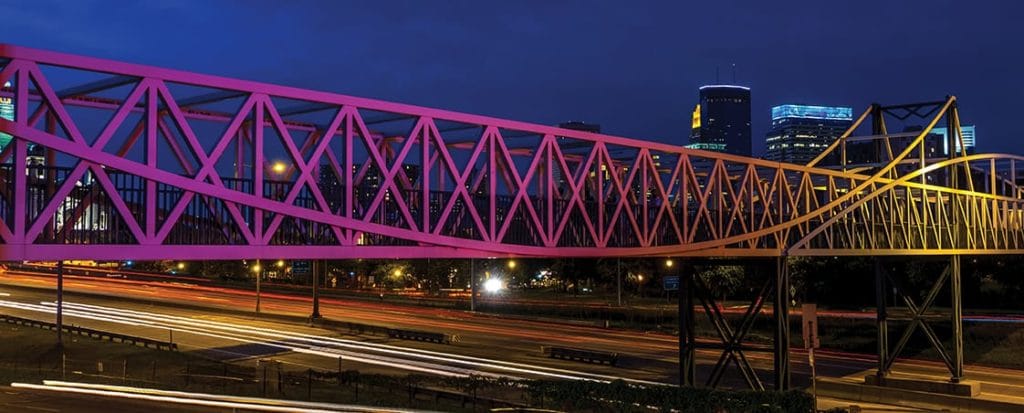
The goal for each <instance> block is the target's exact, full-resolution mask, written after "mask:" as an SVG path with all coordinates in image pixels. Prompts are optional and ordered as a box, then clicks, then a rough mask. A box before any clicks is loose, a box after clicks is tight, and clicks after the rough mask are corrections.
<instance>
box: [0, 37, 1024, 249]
mask: <svg viewBox="0 0 1024 413" xmlns="http://www.w3.org/2000/svg"><path fill="white" fill-rule="evenodd" d="M0 59H3V60H2V65H3V69H2V71H0V84H5V85H6V86H5V88H4V89H3V91H2V96H3V97H4V98H9V99H10V102H11V103H12V104H13V106H14V109H15V110H14V112H15V116H14V119H13V120H7V119H0V132H3V133H6V134H9V135H11V136H13V140H12V143H11V144H9V145H7V147H6V148H4V150H3V152H2V153H0V163H2V165H3V166H2V169H0V174H2V175H0V176H2V180H3V182H4V185H2V188H0V216H2V219H0V240H2V242H3V244H4V245H3V247H2V249H0V259H6V260H28V259H47V260H53V259H71V258H92V259H118V258H124V257H132V258H135V259H162V258H187V259H218V258H219V259H231V258H277V257H282V256H287V257H295V258H352V257H361V258H372V257H442V256H443V257H467V258H468V257H494V256H509V255H517V256H544V257H560V256H561V257H566V256H575V257H585V256H658V255H660V256H786V255H897V254H898V255H906V254H934V255H946V254H951V253H966V252H970V253H1016V252H1021V251H1022V249H1024V226H1022V222H1024V220H1022V210H1024V199H1022V191H1021V188H1020V186H1019V185H1018V178H1017V172H1016V171H1017V169H1018V166H1020V165H1021V161H1022V160H1024V158H1020V157H1015V156H1008V155H971V156H966V154H963V153H954V154H953V155H952V156H939V157H936V156H934V153H927V152H928V150H929V139H931V138H930V137H931V135H930V134H929V132H930V131H931V130H932V128H933V127H934V126H935V125H936V124H938V123H939V122H940V121H942V120H943V119H944V120H945V123H946V125H947V126H949V130H952V131H958V130H959V119H958V114H957V105H956V99H955V98H953V97H950V98H948V99H946V100H944V101H940V102H931V103H924V104H918V105H902V106H890V107H884V106H877V105H875V106H872V107H871V108H869V109H868V110H867V111H866V112H865V113H864V114H863V115H861V116H860V117H859V119H857V121H856V122H855V124H854V126H853V127H852V128H851V129H850V131H848V132H847V133H846V134H845V135H844V136H843V137H842V138H841V139H839V140H838V141H836V143H835V144H834V145H833V146H832V147H830V148H829V149H828V150H827V151H826V152H825V153H823V154H822V156H821V157H819V158H818V159H816V160H815V161H814V162H811V164H809V165H791V164H781V163H777V162H769V161H765V160H759V159H752V158H745V157H739V156H732V155H727V154H720V153H712V152H704V151H699V150H690V149H685V148H682V147H679V146H673V145H667V144H662V143H655V142H646V141H640V140H633V139H627V138H621V137H615V136H608V135H601V134H594V133H588V132H581V131H574V130H566V129H559V128H555V127H548V126H541V125H534V124H529V123H523V122H516V121H509V120H502V119H496V118H490V117H483V116H475V115H468V114H462V113H455V112H449V111H443V110H437V109H429V108H423V107H416V106H410V105H404V104H397V103H389V102H382V101H376V100H370V99H362V98H355V97H349V96H342V95H337V94H332V93H323V92H315V91H308V90H300V89H295V88H290V87H283V86H275V85H268V84H261V83H254V82H248V81H241V80H234V79H227V78H220V77H214V76H207V75H199V74H193V73H186V72H180V71H174V70H167V69H160V68H154V67H146V66H140V65H134V64H127V63H120V62H114V61H107V60H100V59H94V58H88V57H82V56H74V55H67V54H60V53H53V52H47V51H41V50H33V49H26V48H21V47H15V46H0ZM58 82H61V83H65V84H67V85H68V86H66V87H63V88H58V87H56V86H54V84H56V83H58ZM886 116H897V117H902V118H906V117H910V116H920V117H921V118H922V119H925V121H926V122H927V124H926V126H925V127H924V128H923V129H922V130H920V131H916V132H911V133H889V132H888V131H887V130H886V121H885V119H886ZM869 118H870V119H871V122H866V119H869ZM868 123H871V129H872V132H870V133H869V134H868V135H866V136H854V133H855V132H856V131H858V130H859V129H863V128H864V126H862V125H867V124H868ZM949 135H950V136H949V142H948V143H949V147H951V148H958V147H962V145H957V144H956V143H957V142H958V141H957V139H959V134H958V133H950V134H949ZM865 147H868V148H872V149H871V150H869V151H868V152H872V154H873V155H872V156H873V158H872V159H871V160H870V161H864V160H863V159H859V158H857V156H858V155H857V153H864V152H865V151H864V150H863V149H864V148H865ZM857 148H860V149H857ZM858 150H859V151H860V152H857V151H858ZM950 152H955V151H950ZM33 155H36V156H35V158H33Z"/></svg>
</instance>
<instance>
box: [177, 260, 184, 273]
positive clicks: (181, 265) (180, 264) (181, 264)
mask: <svg viewBox="0 0 1024 413" xmlns="http://www.w3.org/2000/svg"><path fill="white" fill-rule="evenodd" d="M184 269H185V263H183V262H179V263H178V270H179V271H181V270H184Z"/></svg>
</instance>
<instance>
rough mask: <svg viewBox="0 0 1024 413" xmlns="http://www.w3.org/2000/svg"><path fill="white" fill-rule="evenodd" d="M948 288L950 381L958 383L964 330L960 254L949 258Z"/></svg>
mask: <svg viewBox="0 0 1024 413" xmlns="http://www.w3.org/2000/svg"><path fill="white" fill-rule="evenodd" d="M949 290H950V293H951V295H952V297H951V299H952V300H951V304H950V307H952V315H951V316H952V324H953V329H952V333H953V354H951V356H952V357H951V358H952V360H951V363H950V364H951V365H950V373H952V376H951V377H950V379H949V380H950V381H951V382H953V383H959V382H960V380H963V378H964V331H963V322H964V320H963V311H962V310H963V309H962V307H961V297H962V294H961V285H960V256H959V255H953V256H951V257H950V259H949Z"/></svg>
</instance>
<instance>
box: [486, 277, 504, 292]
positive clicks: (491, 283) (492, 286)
mask: <svg viewBox="0 0 1024 413" xmlns="http://www.w3.org/2000/svg"><path fill="white" fill-rule="evenodd" d="M501 287H502V285H501V279H500V278H491V279H489V280H487V282H485V283H484V290H486V291H487V292H489V293H496V292H498V291H500V290H501Z"/></svg>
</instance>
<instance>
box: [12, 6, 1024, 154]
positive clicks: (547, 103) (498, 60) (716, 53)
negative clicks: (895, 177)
mask: <svg viewBox="0 0 1024 413" xmlns="http://www.w3.org/2000/svg"><path fill="white" fill-rule="evenodd" d="M702 3H703V4H702ZM631 4H640V5H641V6H635V5H631ZM0 16H2V26H0V42H6V43H12V44H18V45H23V46H29V47H37V48H44V49H52V50H58V51H64V52H71V53H76V54H86V55H91V56H96V57H103V58H111V59H116V60H124V61H129V62H136V63H144V64H150V65H157V66H165V67H171V68H177V69H183V70H189V71H196V72H203V73H211V74H217V75H223V76H230V77H240V78H245V79H251V80H258V81H263V82H270V83H279V84H285V85H291V86H298V87H303V88H312V89H319V90H326V91H333V92H338V93H343V94H349V95H356V96H363V97H371V98H378V99H384V100H391V101H397V102H404V103H412V104H417V105H423V106H430V107H437V108H443V109H452V110H457V111H464V112H470V113H477V114H484V115H491V116H497V117H503V118H510V119H515V120H522V121H530V122H537V123H542V124H555V123H558V122H561V121H565V120H570V119H571V120H584V121H587V122H591V123H600V124H601V125H602V127H603V128H604V131H605V132H607V133H611V134H615V135H622V136H629V137H634V138H639V139H645V140H657V141H663V142H670V143H675V144H683V143H685V142H686V136H687V134H688V133H689V121H690V119H689V117H690V112H691V110H692V109H693V105H694V104H695V103H696V100H697V88H698V87H699V86H700V85H702V84H708V83H714V82H715V68H716V67H720V73H721V75H720V79H721V81H722V83H727V82H731V81H732V65H733V64H735V65H736V67H737V70H736V73H737V74H736V78H737V82H738V83H740V84H743V85H747V86H750V87H751V88H752V98H753V111H754V113H753V136H754V152H755V154H760V153H762V151H763V148H764V134H765V132H766V130H767V127H768V124H769V108H770V107H771V106H773V105H777V104H782V103H808V104H825V105H845V106H852V107H853V108H854V112H855V113H856V114H859V113H860V112H861V111H862V110H863V109H864V108H866V107H867V105H868V104H869V103H871V102H880V103H908V102H916V101H923V100H937V99H941V98H943V97H944V96H945V95H947V94H955V95H957V96H958V97H959V98H960V105H961V118H962V121H963V123H964V124H976V125H977V130H978V132H977V133H978V151H979V152H1010V153H1024V145H1022V144H1021V143H1020V142H1021V141H1022V139H1021V136H1020V135H1021V130H1022V123H1024V122H1022V116H1021V113H1024V106H1022V105H1021V103H1020V102H1021V101H1022V98H1024V45H1022V42H1024V19H1022V18H1024V2H1018V1H974V2H968V1H960V2H954V1H857V2H852V1H851V2H839V1H813V2H788V1H742V2H734V1H706V2H689V1H687V2H682V1H666V2H625V1H614V2H597V1H594V2H561V1H510V2H498V1H465V2H462V1H452V2H443V1H426V0H424V1H415V2H387V1H373V2H369V1H368V2H342V1H304V2H299V1H288V2H285V1H246V2H232V1H213V0H200V1H170V0H159V1H137V2H129V1H124V2H120V1H119V2H103V1H81V0H76V1H43V0H32V1H0Z"/></svg>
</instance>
